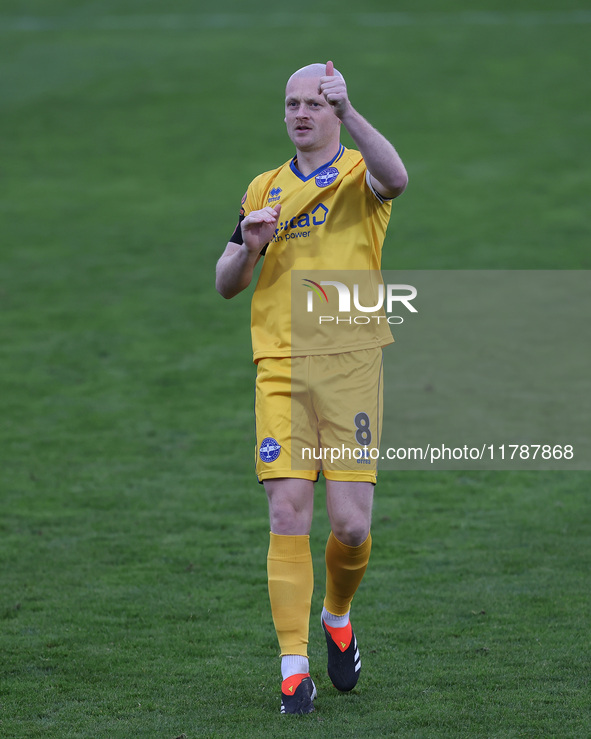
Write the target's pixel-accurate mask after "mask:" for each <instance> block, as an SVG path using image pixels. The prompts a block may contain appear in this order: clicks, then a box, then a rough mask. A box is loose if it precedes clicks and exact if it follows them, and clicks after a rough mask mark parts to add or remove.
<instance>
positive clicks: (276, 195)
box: [267, 187, 283, 203]
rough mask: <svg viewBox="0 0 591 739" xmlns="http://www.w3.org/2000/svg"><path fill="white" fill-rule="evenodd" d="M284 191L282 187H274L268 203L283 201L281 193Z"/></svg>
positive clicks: (270, 192)
mask: <svg viewBox="0 0 591 739" xmlns="http://www.w3.org/2000/svg"><path fill="white" fill-rule="evenodd" d="M282 192H283V190H282V189H281V188H280V187H273V188H272V189H271V190H270V191H269V197H268V198H267V202H268V203H276V202H277V201H278V200H281V193H282Z"/></svg>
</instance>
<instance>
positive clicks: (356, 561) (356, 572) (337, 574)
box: [324, 531, 371, 616]
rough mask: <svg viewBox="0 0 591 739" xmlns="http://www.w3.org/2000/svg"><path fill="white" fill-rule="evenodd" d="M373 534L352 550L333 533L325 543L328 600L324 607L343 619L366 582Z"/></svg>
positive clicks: (325, 600)
mask: <svg viewBox="0 0 591 739" xmlns="http://www.w3.org/2000/svg"><path fill="white" fill-rule="evenodd" d="M370 552H371V534H370V535H369V536H368V537H367V539H366V540H365V541H364V542H363V544H360V545H359V546H358V547H350V546H347V545H346V544H343V542H342V541H339V540H338V539H337V538H336V536H335V535H334V534H333V533H332V531H331V532H330V536H329V537H328V541H327V542H326V554H325V557H326V597H325V599H324V607H325V608H326V610H327V611H328V612H329V613H333V614H334V615H335V616H344V615H345V614H346V613H348V612H349V610H350V608H351V601H352V600H353V596H354V595H355V593H356V592H357V588H358V587H359V584H360V583H361V580H362V579H363V575H364V574H365V570H366V569H367V563H368V562H369V553H370Z"/></svg>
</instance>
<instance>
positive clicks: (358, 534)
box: [332, 519, 370, 547]
mask: <svg viewBox="0 0 591 739" xmlns="http://www.w3.org/2000/svg"><path fill="white" fill-rule="evenodd" d="M369 531H370V524H369V521H365V520H362V519H361V520H360V519H355V520H349V521H348V520H344V521H339V522H338V523H333V526H332V532H333V534H334V535H335V536H336V538H337V539H338V540H339V541H340V542H342V543H343V544H346V545H347V546H348V547H358V546H361V544H363V542H364V541H365V540H366V539H367V537H368V536H369Z"/></svg>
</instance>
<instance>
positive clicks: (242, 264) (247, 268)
mask: <svg viewBox="0 0 591 739" xmlns="http://www.w3.org/2000/svg"><path fill="white" fill-rule="evenodd" d="M280 212H281V205H280V204H279V203H277V205H276V206H275V207H274V208H271V207H266V208H263V209H262V210H254V211H252V213H249V214H248V215H247V216H246V217H245V218H244V220H243V221H242V223H241V230H242V239H243V242H244V243H242V244H235V243H234V242H233V241H230V242H228V245H227V246H226V248H225V250H224V253H223V254H222V256H221V257H220V258H219V260H218V263H217V265H216V268H215V287H216V290H217V291H218V292H219V294H220V295H221V296H222V297H224V298H233V297H234V296H235V295H238V293H239V292H242V290H244V289H245V288H247V287H248V286H249V285H250V283H251V280H252V275H253V271H254V267H255V264H256V263H257V262H258V261H259V259H260V256H261V251H262V249H263V248H264V246H265V244H268V243H269V241H271V239H272V238H273V236H274V234H275V229H276V228H277V221H278V219H279V213H280Z"/></svg>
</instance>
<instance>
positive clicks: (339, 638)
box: [322, 619, 361, 693]
mask: <svg viewBox="0 0 591 739" xmlns="http://www.w3.org/2000/svg"><path fill="white" fill-rule="evenodd" d="M322 628H323V629H324V635H325V636H326V647H327V650H328V676H329V678H330V679H331V680H332V684H333V685H334V686H335V688H336V689H337V690H340V691H341V692H342V693H347V692H349V690H353V688H354V687H355V686H356V685H357V680H359V672H360V671H361V657H360V656H359V649H358V647H357V639H356V638H355V634H354V633H353V629H352V628H351V622H349V623H348V624H347V625H346V626H344V627H343V628H339V629H335V628H332V627H330V626H327V625H326V624H325V623H324V619H322Z"/></svg>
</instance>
